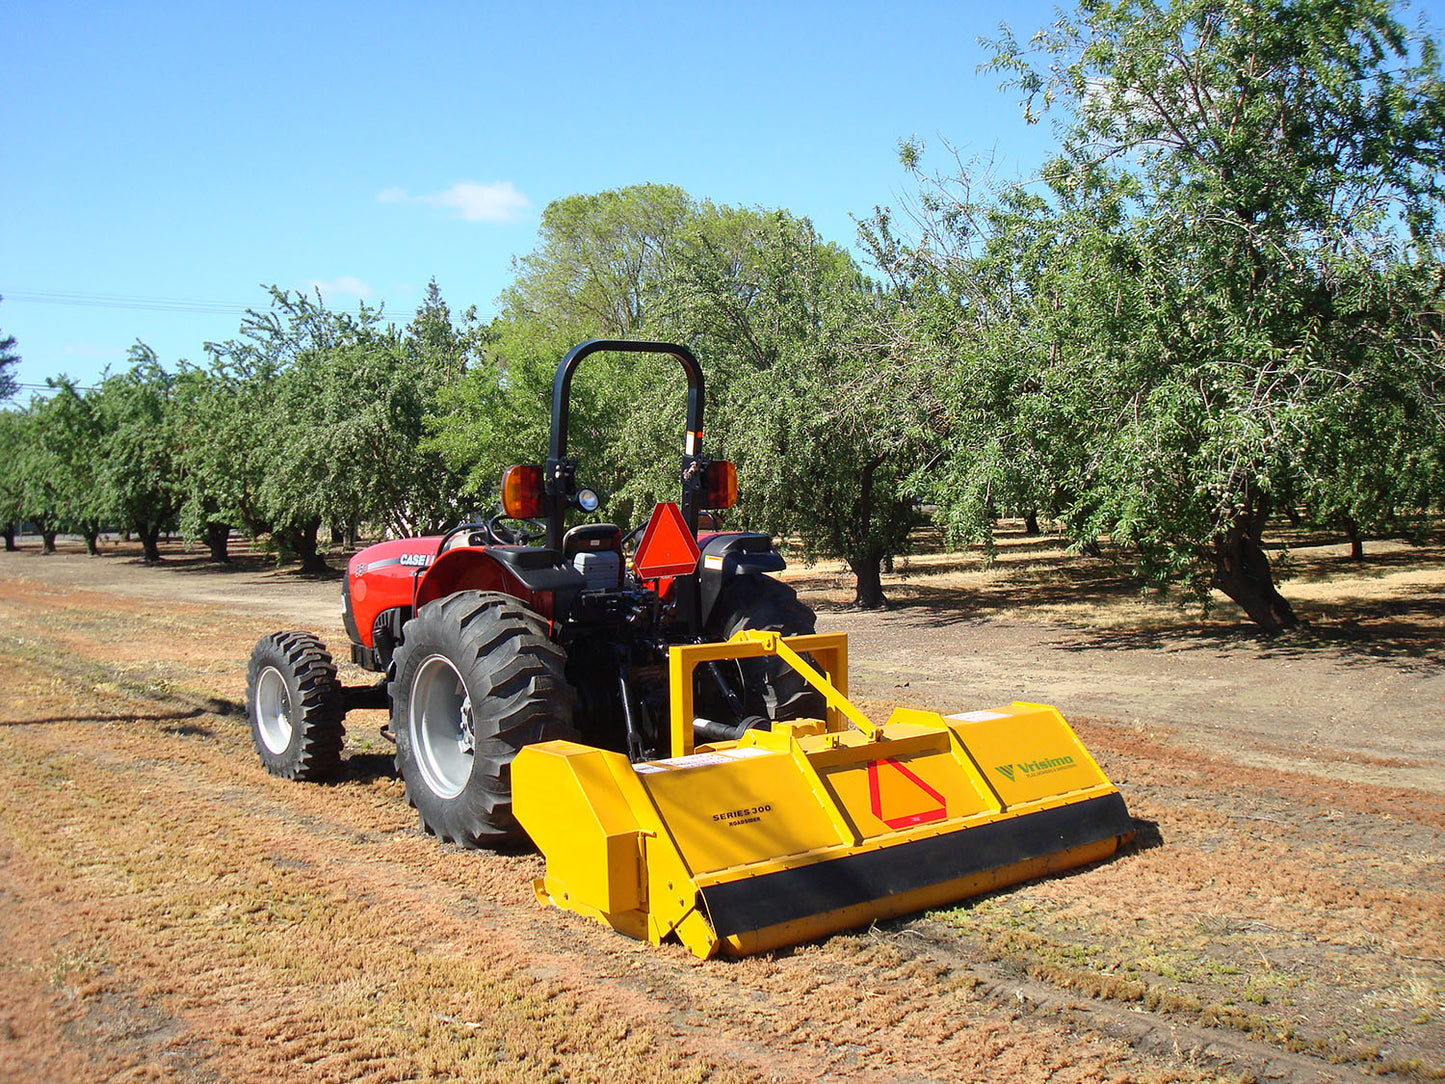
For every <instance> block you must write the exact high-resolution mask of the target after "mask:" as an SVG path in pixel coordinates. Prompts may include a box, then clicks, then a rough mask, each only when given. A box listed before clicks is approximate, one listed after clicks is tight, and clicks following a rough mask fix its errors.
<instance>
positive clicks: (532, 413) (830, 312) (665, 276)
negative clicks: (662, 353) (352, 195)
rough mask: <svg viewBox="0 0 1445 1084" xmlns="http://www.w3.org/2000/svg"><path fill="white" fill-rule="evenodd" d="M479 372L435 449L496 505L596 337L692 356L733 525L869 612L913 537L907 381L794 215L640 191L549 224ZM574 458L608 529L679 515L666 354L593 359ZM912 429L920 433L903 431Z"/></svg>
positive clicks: (673, 384)
mask: <svg viewBox="0 0 1445 1084" xmlns="http://www.w3.org/2000/svg"><path fill="white" fill-rule="evenodd" d="M516 266H517V270H518V278H517V281H516V283H514V285H513V286H512V287H511V288H510V289H509V290H508V291H507V292H506V293H505V294H503V296H502V298H501V302H502V311H501V313H500V314H499V315H498V317H497V319H496V320H495V321H494V322H493V325H492V336H491V340H490V342H489V344H488V357H487V361H486V363H484V364H482V365H479V366H477V367H474V368H473V369H472V370H471V371H470V372H469V373H468V374H467V377H466V378H465V379H464V380H463V381H462V382H461V383H459V384H458V385H457V386H456V387H455V388H452V389H449V390H448V391H446V392H444V393H443V395H442V396H441V398H440V404H441V412H440V413H439V414H438V416H437V417H436V418H434V419H433V421H432V429H433V434H434V435H433V439H432V441H431V443H430V445H429V447H432V448H435V449H436V450H437V451H439V452H440V453H442V454H443V455H444V456H445V457H446V458H447V461H448V462H449V463H451V464H452V465H453V466H454V467H456V468H457V469H459V470H465V471H466V472H467V487H468V490H469V491H470V492H471V493H473V494H475V495H476V496H477V498H478V499H479V500H485V499H487V498H489V497H490V495H491V494H492V493H493V491H494V487H495V486H496V484H497V481H498V479H499V478H500V476H501V473H502V471H503V470H504V469H505V468H506V467H507V466H508V465H510V464H512V463H517V462H532V461H538V460H540V458H541V457H542V455H543V454H544V452H545V449H546V445H547V432H548V420H549V413H550V402H551V385H552V377H553V373H554V371H555V368H556V365H557V362H558V360H559V359H560V358H561V357H562V356H563V354H565V352H566V351H567V350H568V349H569V348H570V347H572V346H573V345H575V344H576V343H578V342H580V341H583V340H585V339H591V338H606V337H612V338H624V337H633V338H648V339H658V340H663V341H673V342H679V343H684V344H687V345H688V346H690V347H691V348H692V349H693V350H694V352H695V353H696V354H697V355H698V356H699V358H700V360H701V361H702V363H703V366H704V372H705V377H706V381H707V402H708V411H709V414H708V417H707V418H706V419H705V421H704V429H705V435H704V441H703V447H704V450H705V451H706V452H707V453H708V454H710V455H719V456H727V457H730V458H733V459H735V460H736V462H737V464H738V468H739V474H740V490H741V493H742V500H743V507H742V508H741V509H740V510H739V513H738V514H737V515H736V517H734V518H736V519H737V520H738V521H739V522H741V523H744V524H746V525H748V526H751V527H755V528H758V529H764V530H771V531H773V532H775V533H777V534H780V535H783V536H788V535H794V534H796V535H797V536H798V537H799V538H800V540H801V542H802V546H803V551H804V553H805V555H806V556H808V557H810V558H811V557H819V556H827V557H843V558H845V559H846V560H848V561H849V562H850V564H851V565H852V566H853V567H854V569H855V571H857V572H858V573H859V576H860V591H859V599H860V601H862V602H864V603H866V604H868V605H877V604H879V603H881V602H882V595H881V589H880V587H879V585H878V582H877V575H878V570H879V567H880V566H881V563H882V561H883V560H884V559H885V558H887V557H889V556H891V555H892V554H894V553H897V552H901V550H902V548H903V547H904V546H905V545H906V542H907V532H908V527H909V526H910V525H911V524H912V523H913V521H914V510H913V503H912V501H911V500H909V499H907V498H906V497H904V496H903V495H902V493H901V490H900V486H901V484H902V482H903V481H904V479H905V478H906V477H907V475H908V473H909V471H910V470H911V469H912V468H913V467H914V466H915V465H916V464H917V462H918V461H919V458H920V455H921V451H920V448H921V446H922V443H923V442H922V441H921V440H920V439H919V438H920V436H921V434H922V430H921V429H920V428H919V427H918V426H917V425H916V424H914V419H915V417H916V413H917V412H916V410H915V409H913V407H912V405H911V403H910V402H909V396H910V394H911V392H912V391H913V390H914V387H915V384H916V382H915V381H912V380H910V379H909V378H908V377H907V374H904V373H902V372H901V369H900V366H899V364H898V362H897V359H896V357H895V355H893V354H891V353H890V351H889V350H887V349H885V348H882V347H879V346H877V345H869V346H863V345H860V344H861V343H869V344H876V343H878V342H879V341H880V340H879V338H878V334H879V332H878V328H879V326H880V323H886V322H887V306H886V305H885V304H884V299H883V298H882V297H880V296H879V295H878V294H876V293H875V292H874V291H873V290H872V288H871V287H870V285H869V284H868V283H867V281H866V280H865V279H864V277H863V276H862V274H861V272H860V271H859V269H858V267H857V265H856V264H855V263H854V262H853V260H852V259H851V258H850V257H849V256H848V254H847V253H846V252H845V251H844V250H842V249H841V248H839V247H837V246H836V245H831V244H828V243H826V242H824V241H822V240H821V239H820V238H819V237H818V236H817V234H816V232H815V231H814V230H813V227H812V225H811V224H810V223H809V222H807V220H805V219H798V218H794V217H793V216H792V215H789V214H787V213H786V212H764V211H756V210H744V209H738V208H729V207H717V206H714V205H713V204H710V203H706V202H697V201H694V200H692V199H691V198H690V197H688V196H687V195H686V193H684V192H682V191H681V190H680V189H677V188H673V187H666V186H660V185H640V186H636V187H633V188H625V189H619V190H616V191H612V192H604V193H600V194H598V195H595V196H572V197H569V198H567V199H564V200H559V201H558V202H556V203H554V204H552V205H551V206H549V207H548V208H547V209H546V211H545V212H544V213H543V219H542V227H541V231H540V235H539V240H538V244H537V247H536V249H534V251H533V252H532V253H530V254H528V255H527V256H525V257H523V258H522V259H520V260H519V261H517V265H516ZM572 394H573V401H572V407H571V414H570V419H569V422H570V424H569V453H570V454H572V455H574V456H576V458H577V459H578V462H579V472H580V477H581V479H582V480H583V481H584V482H586V483H588V484H591V485H592V486H594V487H595V488H597V489H599V490H600V491H601V492H602V493H603V495H604V497H605V498H606V499H607V502H608V503H607V514H608V516H609V517H611V518H613V519H615V520H617V521H618V522H620V523H623V524H625V525H630V524H633V523H635V522H639V521H640V520H642V519H643V518H645V517H646V516H647V515H648V514H649V513H650V511H651V508H652V506H653V505H654V504H655V503H656V502H657V501H659V500H676V499H677V494H678V454H679V451H680V449H681V447H682V437H683V434H682V426H683V419H684V417H685V402H686V400H685V384H684V381H683V380H682V377H681V374H680V373H679V372H678V371H677V366H676V365H675V363H674V362H673V361H672V360H671V359H668V358H663V357H653V356H644V355H637V354H620V355H608V354H603V355H594V356H593V357H592V358H589V359H588V361H587V363H586V364H585V365H584V366H583V367H582V368H581V369H580V370H579V371H578V373H577V376H576V379H575V380H574V382H573V385H572ZM910 427H911V428H910Z"/></svg>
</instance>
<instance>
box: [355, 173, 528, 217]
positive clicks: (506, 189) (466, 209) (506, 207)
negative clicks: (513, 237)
mask: <svg viewBox="0 0 1445 1084" xmlns="http://www.w3.org/2000/svg"><path fill="white" fill-rule="evenodd" d="M376 199H377V202H379V203H420V204H423V205H425V206H427V207H437V208H440V209H441V210H443V211H450V212H451V213H452V214H453V215H454V216H455V217H457V218H460V219H462V220H463V221H465V222H515V221H517V219H519V218H521V217H522V214H523V213H524V212H525V211H526V210H527V209H528V208H530V207H531V206H532V201H531V200H529V199H528V198H527V197H526V196H524V195H523V194H522V193H521V192H518V191H517V189H516V187H515V186H513V184H512V182H511V181H496V182H494V183H492V184H478V183H477V182H476V181H461V182H459V183H457V184H454V185H452V186H451V187H450V188H448V189H445V190H443V191H441V192H432V193H430V194H428V195H424V196H413V195H410V194H409V193H408V192H407V190H406V189H405V188H387V189H384V190H382V191H381V192H380V193H378V194H377V197H376Z"/></svg>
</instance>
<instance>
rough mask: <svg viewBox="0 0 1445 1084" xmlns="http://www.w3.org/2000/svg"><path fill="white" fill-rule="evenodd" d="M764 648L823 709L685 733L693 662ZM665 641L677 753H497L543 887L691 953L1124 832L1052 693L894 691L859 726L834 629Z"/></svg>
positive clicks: (1106, 844)
mask: <svg viewBox="0 0 1445 1084" xmlns="http://www.w3.org/2000/svg"><path fill="white" fill-rule="evenodd" d="M803 652H807V653H808V654H809V655H810V656H811V657H812V658H813V659H815V660H818V661H819V667H820V668H821V669H822V670H823V671H825V673H824V674H820V673H818V672H817V670H814V669H813V668H812V667H810V666H809V665H808V663H807V662H805V661H803V660H802V659H801V658H800V654H801V653H803ZM768 653H774V654H779V655H782V656H783V657H784V658H787V659H788V660H789V661H790V662H792V663H793V664H794V666H795V668H797V669H798V670H799V672H800V673H803V675H804V677H807V678H808V679H809V681H811V682H812V683H813V684H814V685H815V686H816V687H818V688H819V690H820V691H821V692H823V693H824V695H825V698H826V699H827V701H828V704H829V708H828V713H827V714H828V717H827V718H826V719H820V720H805V721H799V722H794V723H782V724H775V726H774V728H773V729H772V730H771V731H763V730H750V731H748V732H747V733H746V734H744V735H743V737H742V738H741V739H739V740H738V741H736V742H721V743H715V744H712V745H708V746H703V747H700V748H698V749H697V750H696V751H694V749H693V746H692V742H691V741H690V738H691V728H690V726H684V725H683V723H684V721H686V722H688V723H690V720H691V715H692V704H691V699H692V698H691V695H690V690H691V670H692V668H693V667H694V666H696V665H697V664H698V663H699V662H702V661H706V660H708V659H717V658H738V657H746V656H749V655H757V654H768ZM672 655H673V658H672V670H673V674H672V677H673V687H672V688H673V713H674V720H673V722H674V741H673V748H674V751H675V752H679V753H680V755H677V756H673V757H670V758H668V759H665V760H656V761H650V762H644V763H639V764H630V763H629V762H628V760H627V758H626V757H625V756H624V755H622V754H620V753H612V752H608V751H605V750H601V749H595V748H591V747H588V746H583V745H578V744H575V743H573V742H566V741H552V742H545V743H542V744H539V745H535V746H530V747H528V748H526V749H524V750H522V752H521V753H519V754H518V756H517V758H516V760H515V761H514V763H513V768H512V772H513V801H514V809H515V812H516V816H517V819H518V821H519V822H520V823H521V824H522V827H523V828H524V829H525V830H526V831H527V833H528V835H530V836H531V837H532V839H533V841H534V842H535V843H536V844H537V846H538V847H539V848H540V849H541V851H542V853H543V855H544V856H545V857H546V860H547V870H546V876H545V877H543V878H542V879H541V880H539V881H538V882H537V885H536V888H537V894H538V897H539V899H541V900H543V901H544V902H550V903H554V904H556V905H557V906H559V907H563V908H566V909H568V910H571V911H575V912H577V913H579V914H583V915H587V916H589V917H591V918H594V919H596V920H598V921H600V922H602V923H604V924H606V925H609V926H611V927H613V928H614V929H617V930H619V931H621V932H623V933H626V934H628V935H629V936H632V937H636V938H639V939H646V940H648V941H651V942H653V943H659V942H661V941H662V940H663V939H664V938H666V937H668V936H669V935H676V936H677V937H678V938H679V939H680V940H681V941H682V942H683V944H685V945H686V946H687V947H688V948H689V949H691V950H692V951H693V952H694V953H696V954H697V955H699V956H704V957H706V956H710V955H712V954H714V953H716V952H722V953H725V954H727V955H735V956H736V955H745V954H747V953H752V952H760V951H764V950H767V949H772V948H778V947H781V946H784V945H790V944H794V943H796V942H799V941H805V940H809V939H811V938H815V937H819V936H823V935H825V934H828V933H832V932H835V931H838V930H843V929H847V928H850V927H853V926H859V925H864V924H867V923H868V922H871V921H874V920H877V919H881V918H887V917H890V916H894V915H900V914H906V913H909V912H913V911H918V910H922V909H924V908H928V907H937V906H941V905H944V904H948V903H952V902H954V901H957V900H960V899H963V898H965V897H968V896H972V895H976V894H978V893H981V892H988V891H991V890H993V889H997V888H1000V887H1003V886H1005V885H1009V884H1015V883H1017V882H1020V881H1025V880H1029V879H1031V878H1034V877H1039V876H1042V875H1044V874H1048V873H1053V872H1056V871H1059V870H1064V869H1069V868H1072V867H1075V866H1080V865H1085V864H1087V863H1090V862H1094V861H1098V860H1100V859H1103V858H1106V857H1108V856H1109V855H1110V854H1112V853H1113V852H1114V851H1115V849H1116V848H1117V847H1118V846H1119V844H1120V843H1121V842H1122V841H1124V840H1126V839H1127V838H1128V837H1130V836H1131V835H1132V833H1133V824H1132V821H1131V820H1130V818H1129V814H1128V811H1127V809H1126V808H1125V806H1124V801H1123V799H1122V797H1120V795H1119V792H1118V790H1117V789H1116V788H1115V787H1114V786H1113V784H1111V783H1110V782H1109V780H1108V779H1107V778H1105V776H1104V774H1103V772H1102V771H1101V770H1100V769H1099V766H1098V764H1097V763H1095V761H1094V758H1093V757H1092V756H1090V755H1089V752H1088V750H1087V749H1085V748H1084V746H1083V743H1082V742H1080V741H1079V739H1078V737H1077V736H1076V735H1075V734H1074V732H1073V730H1072V729H1071V728H1070V727H1069V725H1068V724H1067V723H1066V722H1065V721H1064V719H1063V717H1062V716H1061V715H1060V714H1059V713H1058V712H1057V711H1055V710H1054V709H1053V708H1050V707H1046V706H1044V705H1040V704H1027V703H1013V704H1010V705H1008V706H1006V707H999V708H993V709H990V710H987V711H973V712H966V713H963V714H959V715H950V716H944V715H940V714H938V713H935V712H928V711H920V710H916V709H907V708H903V709H898V710H897V711H895V712H894V713H893V715H892V717H891V718H890V719H889V720H888V722H887V724H886V725H884V726H883V727H877V726H874V725H873V724H871V723H869V722H868V721H867V720H866V718H864V717H862V716H861V714H860V713H858V711H857V709H856V708H854V707H853V706H852V704H851V703H849V702H848V701H847V699H846V695H845V691H846V673H845V671H846V657H847V649H846V638H845V637H842V636H840V635H832V636H807V637H796V638H788V639H784V638H781V637H778V636H777V635H776V634H767V633H756V632H745V633H741V634H739V636H738V637H736V638H734V640H732V641H729V642H728V643H727V644H702V645H695V646H687V647H681V648H674V649H673V651H672ZM850 722H851V724H852V725H851V726H850Z"/></svg>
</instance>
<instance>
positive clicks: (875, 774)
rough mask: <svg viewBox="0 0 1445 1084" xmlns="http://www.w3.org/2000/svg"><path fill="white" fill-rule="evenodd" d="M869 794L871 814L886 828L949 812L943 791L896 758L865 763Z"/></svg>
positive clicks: (942, 816)
mask: <svg viewBox="0 0 1445 1084" xmlns="http://www.w3.org/2000/svg"><path fill="white" fill-rule="evenodd" d="M885 768H887V769H889V770H888V771H886V772H885V771H884V770H883V769H885ZM868 797H869V800H870V803H871V805H872V806H873V815H874V816H875V817H877V818H878V819H879V820H880V821H882V822H883V823H884V824H886V825H888V827H889V828H907V827H909V826H910V825H913V824H927V823H928V822H929V821H941V820H943V818H944V817H946V816H947V815H948V803H947V802H945V801H944V798H943V795H942V794H939V793H938V791H936V790H934V789H933V788H932V787H930V786H929V785H928V784H927V783H925V782H924V781H923V780H922V779H920V778H918V776H917V775H915V774H914V773H913V772H911V771H909V770H908V769H907V768H905V767H904V766H903V765H902V764H899V763H898V761H896V760H875V761H872V762H871V763H870V764H869V765H868Z"/></svg>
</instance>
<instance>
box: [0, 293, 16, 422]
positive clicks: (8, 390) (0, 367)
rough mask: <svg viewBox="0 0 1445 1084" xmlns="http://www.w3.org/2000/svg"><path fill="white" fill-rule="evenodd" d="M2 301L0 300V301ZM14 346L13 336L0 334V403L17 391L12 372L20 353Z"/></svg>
mask: <svg viewBox="0 0 1445 1084" xmlns="http://www.w3.org/2000/svg"><path fill="white" fill-rule="evenodd" d="M3 300H5V299H4V298H0V301H3ZM15 345H16V344H15V336H14V335H5V334H3V333H0V403H3V402H4V401H5V400H7V399H11V398H13V397H14V395H15V392H16V391H17V390H18V385H17V384H16V383H15V372H14V370H15V366H16V365H18V364H20V353H19V351H17V350H16V349H15Z"/></svg>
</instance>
